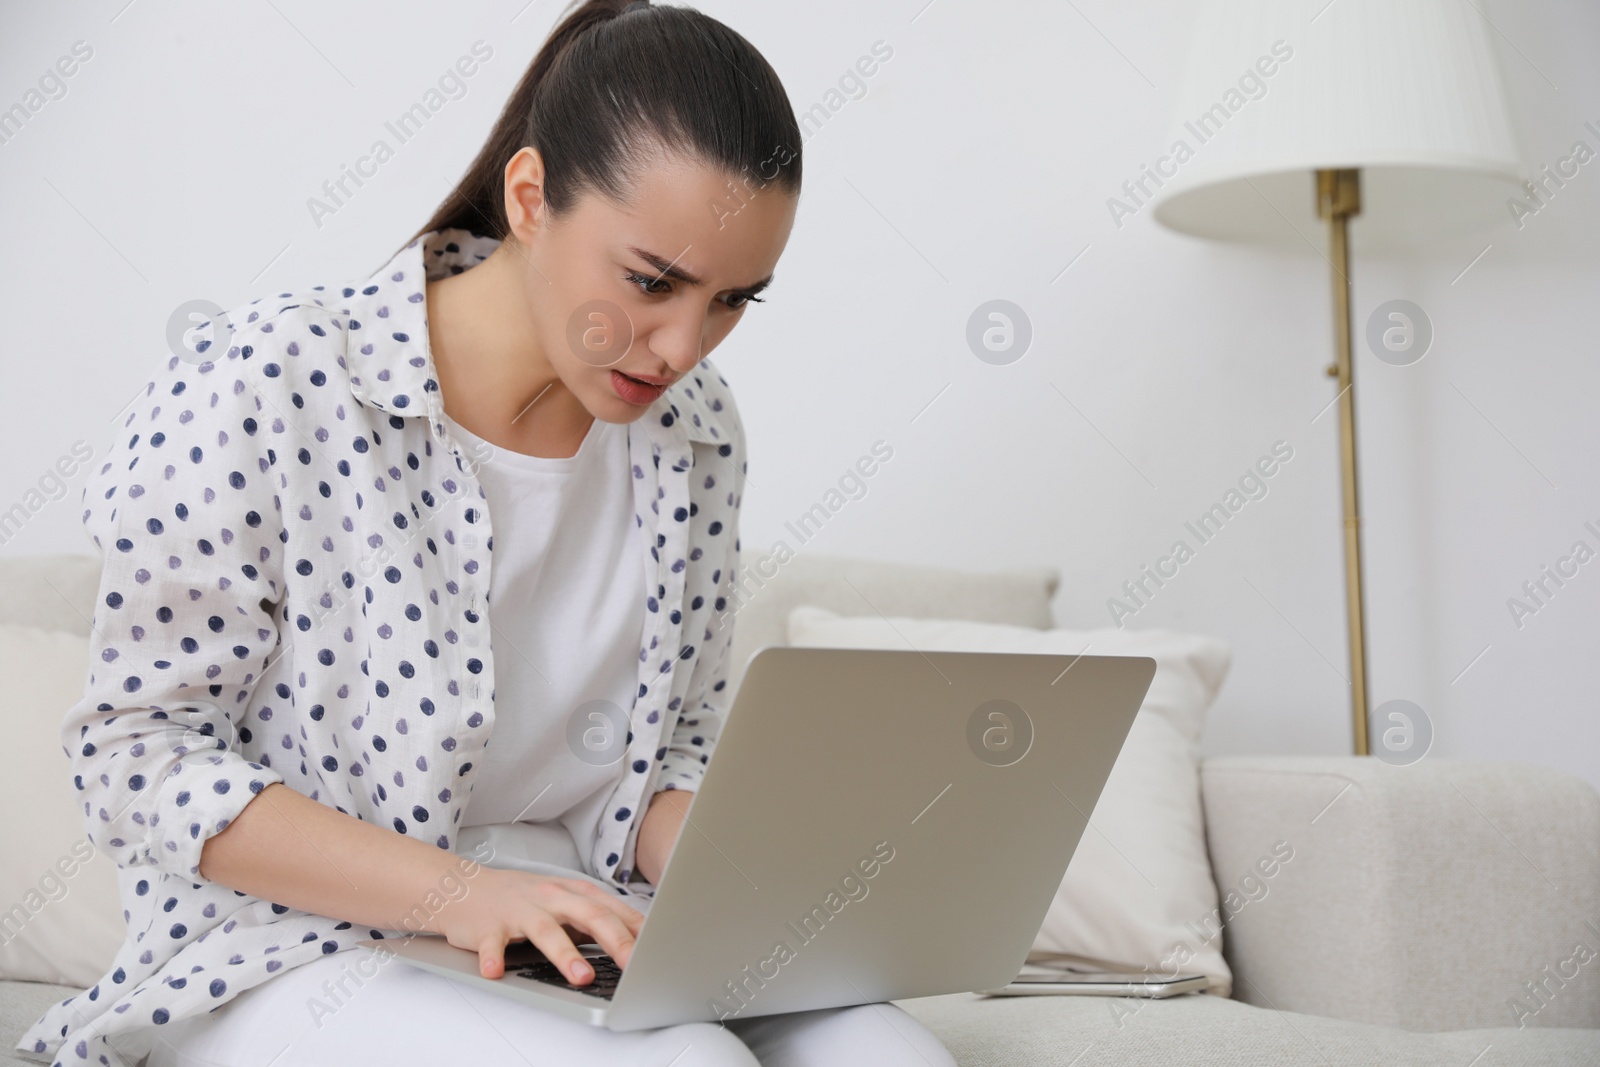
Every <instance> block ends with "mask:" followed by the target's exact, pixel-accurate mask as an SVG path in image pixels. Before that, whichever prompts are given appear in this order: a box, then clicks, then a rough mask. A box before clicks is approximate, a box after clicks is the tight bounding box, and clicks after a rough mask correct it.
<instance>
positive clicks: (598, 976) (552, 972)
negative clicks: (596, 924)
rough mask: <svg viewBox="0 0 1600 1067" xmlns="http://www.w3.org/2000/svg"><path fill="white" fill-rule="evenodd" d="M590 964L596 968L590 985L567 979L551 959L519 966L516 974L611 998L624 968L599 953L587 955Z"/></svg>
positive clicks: (593, 995)
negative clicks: (573, 982)
mask: <svg viewBox="0 0 1600 1067" xmlns="http://www.w3.org/2000/svg"><path fill="white" fill-rule="evenodd" d="M584 959H586V960H588V961H589V966H591V967H593V968H594V981H592V982H590V983H589V984H588V985H573V984H572V983H571V982H569V981H567V976H566V975H564V974H562V973H561V968H559V967H557V966H556V965H555V964H553V963H551V962H550V961H549V960H540V961H538V962H537V963H533V964H530V965H528V966H526V967H521V968H519V969H518V970H517V971H516V972H515V974H516V976H517V977H518V978H528V979H531V980H533V981H535V982H548V983H550V984H551V985H555V986H560V987H561V988H562V989H571V990H573V991H574V992H578V993H587V994H589V995H590V996H592V997H601V998H603V999H605V1000H610V999H611V998H612V997H613V996H614V995H615V994H616V992H617V983H618V982H620V981H621V980H622V968H620V967H618V966H617V963H616V961H615V960H613V959H612V958H611V957H610V956H604V955H597V956H585V957H584Z"/></svg>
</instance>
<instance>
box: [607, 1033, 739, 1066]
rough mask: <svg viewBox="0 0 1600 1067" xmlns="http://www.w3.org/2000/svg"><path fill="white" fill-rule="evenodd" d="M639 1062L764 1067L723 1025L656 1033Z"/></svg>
mask: <svg viewBox="0 0 1600 1067" xmlns="http://www.w3.org/2000/svg"><path fill="white" fill-rule="evenodd" d="M652 1036H653V1038H654V1039H655V1040H654V1041H652V1042H651V1043H650V1047H648V1048H646V1049H641V1050H640V1051H641V1052H642V1053H643V1055H640V1056H639V1057H638V1058H637V1062H638V1063H640V1064H644V1063H652V1064H654V1063H659V1064H662V1065H666V1064H671V1065H672V1067H761V1061H760V1060H758V1059H756V1055H755V1053H754V1052H751V1051H750V1046H748V1045H746V1044H745V1043H744V1042H743V1041H741V1040H740V1039H739V1038H738V1036H737V1035H735V1034H734V1033H733V1031H731V1030H729V1029H728V1028H727V1027H725V1026H722V1025H721V1024H720V1023H683V1024H681V1025H678V1026H668V1027H664V1028H662V1029H660V1030H658V1031H656V1032H655V1033H654V1034H653V1035H652Z"/></svg>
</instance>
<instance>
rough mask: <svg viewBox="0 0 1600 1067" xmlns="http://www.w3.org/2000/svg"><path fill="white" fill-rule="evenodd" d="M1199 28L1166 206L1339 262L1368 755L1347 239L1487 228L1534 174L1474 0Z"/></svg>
mask: <svg viewBox="0 0 1600 1067" xmlns="http://www.w3.org/2000/svg"><path fill="white" fill-rule="evenodd" d="M1193 27H1194V28H1193V32H1192V34H1191V38H1190V51H1189V58H1188V64H1187V67H1186V69H1185V72H1184V76H1183V80H1182V83H1181V86H1180V88H1179V91H1178V93H1177V99H1176V109H1175V118H1174V121H1173V124H1172V132H1171V134H1170V135H1169V141H1168V144H1169V146H1170V147H1169V149H1168V151H1167V154H1166V155H1164V156H1162V157H1161V159H1159V160H1158V161H1157V163H1156V165H1155V166H1154V167H1153V168H1148V167H1147V168H1146V171H1147V172H1151V171H1153V173H1152V174H1150V181H1151V182H1152V183H1154V185H1155V186H1157V188H1154V189H1152V190H1150V192H1151V203H1152V205H1153V213H1154V216H1155V218H1156V221H1158V222H1159V223H1161V224H1162V225H1163V226H1166V227H1168V228H1170V229H1173V230H1177V231H1180V232H1183V233H1188V234H1193V235H1196V236H1200V237H1208V238H1213V239H1220V240H1231V241H1248V242H1257V243H1264V244H1275V245H1295V246H1298V247H1300V248H1302V249H1304V248H1306V247H1307V246H1308V245H1309V246H1310V247H1312V248H1314V249H1316V251H1317V252H1318V253H1319V254H1321V255H1323V257H1324V258H1325V259H1327V261H1328V265H1329V268H1330V272H1331V277H1332V281H1333V326H1334V355H1335V359H1334V362H1333V364H1332V365H1331V366H1329V367H1328V368H1327V373H1328V375H1329V376H1330V377H1333V378H1336V379H1337V385H1338V390H1339V392H1338V394H1337V403H1338V405H1339V442H1340V457H1341V463H1340V467H1341V482H1342V497H1343V515H1344V574H1345V590H1346V592H1345V607H1346V612H1347V617H1348V642H1349V650H1350V687H1351V727H1352V732H1353V741H1354V749H1355V753H1356V754H1357V755H1362V756H1364V755H1367V754H1368V753H1369V747H1368V720H1369V711H1368V707H1367V694H1368V674H1367V658H1366V615H1365V610H1364V605H1363V595H1362V583H1361V528H1360V507H1359V492H1358V481H1357V478H1356V403H1355V400H1356V390H1355V359H1354V355H1355V353H1354V348H1353V345H1352V338H1351V334H1352V331H1351V307H1350V260H1349V251H1350V240H1351V237H1352V236H1354V237H1355V238H1356V241H1357V243H1358V244H1359V245H1360V246H1361V247H1362V248H1363V249H1364V250H1365V249H1368V248H1372V249H1378V248H1396V247H1411V248H1414V247H1418V246H1420V245H1423V244H1425V243H1426V242H1428V241H1430V240H1436V239H1439V238H1441V237H1445V236H1454V235H1460V234H1462V233H1465V232H1468V231H1470V230H1472V229H1475V228H1479V227H1481V226H1483V225H1486V224H1487V222H1488V221H1489V220H1490V219H1492V218H1494V217H1495V215H1494V213H1495V212H1500V213H1503V212H1504V211H1505V206H1504V205H1505V200H1506V197H1507V196H1508V195H1509V194H1511V193H1513V192H1516V191H1517V188H1516V187H1517V185H1518V184H1519V183H1520V182H1521V181H1522V180H1523V178H1524V174H1525V171H1524V168H1523V165H1522V161H1521V158H1520V155H1519V153H1518V151H1517V147H1516V142H1515V138H1514V136H1513V134H1512V129H1511V122H1510V117H1509V108H1508V106H1507V103H1506V98H1505V92H1504V89H1503V87H1502V85H1501V81H1500V74H1499V70H1498V68H1497V66H1496V63H1495V56H1494V51H1493V48H1492V43H1491V41H1490V39H1489V35H1488V34H1489V32H1490V30H1489V28H1488V27H1487V26H1486V25H1485V22H1484V17H1483V15H1481V14H1480V13H1479V11H1478V9H1477V8H1476V7H1475V6H1474V5H1473V4H1471V3H1469V2H1467V0H1201V2H1200V3H1199V4H1198V5H1197V10H1196V12H1195V19H1194V23H1193ZM1139 188H1140V189H1145V188H1146V185H1145V184H1144V183H1143V182H1141V183H1140V185H1139ZM1352 230H1353V231H1354V233H1353V234H1352ZM1379 310H1382V309H1379ZM1401 319H1402V320H1403V319H1404V314H1403V313H1401ZM1397 336H1402V337H1403V336H1405V334H1404V331H1403V330H1402V331H1401V333H1400V334H1399V335H1397ZM1419 355H1420V353H1419ZM1389 362H1399V360H1389Z"/></svg>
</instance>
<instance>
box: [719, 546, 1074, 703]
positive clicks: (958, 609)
mask: <svg viewBox="0 0 1600 1067" xmlns="http://www.w3.org/2000/svg"><path fill="white" fill-rule="evenodd" d="M744 556H745V558H744V560H743V561H742V565H741V570H742V572H743V573H742V574H741V575H740V578H739V584H738V587H737V589H736V590H735V592H734V593H732V594H731V595H730V596H729V597H728V611H729V612H731V613H732V621H734V622H735V623H736V628H735V630H734V632H733V649H732V652H731V653H730V659H731V665H730V668H729V670H730V673H729V678H728V691H729V693H732V692H734V691H735V690H736V689H737V688H738V685H739V681H740V679H742V678H743V677H744V671H745V667H746V666H748V665H749V661H750V657H751V656H752V655H754V654H755V653H756V651H757V650H758V649H760V648H762V647H763V646H765V645H782V644H784V643H786V642H787V640H788V637H787V630H788V625H789V623H788V620H789V611H790V609H792V608H793V607H795V606H796V605H798V604H817V605H820V606H821V607H825V608H828V609H829V610H831V611H835V612H838V613H839V614H840V615H873V616H876V615H877V614H878V613H879V612H880V611H881V612H883V613H884V614H886V615H905V616H910V617H912V618H943V619H974V620H977V621H981V622H998V623H1007V624H1009V625H1012V626H1027V627H1031V628H1034V629H1043V628H1044V627H1047V626H1050V625H1052V621H1053V620H1052V616H1051V613H1050V601H1051V599H1052V598H1053V597H1054V596H1055V595H1056V589H1057V588H1058V586H1059V585H1060V581H1061V573H1060V571H1058V570H1057V569H1056V568H1054V567H1043V566H1040V567H1019V568H1013V569H1009V570H1000V571H967V570H958V569H954V568H949V567H924V566H917V565H914V564H909V563H893V562H889V561H886V560H877V559H856V558H853V557H850V556H829V555H822V554H818V553H815V552H809V551H802V552H800V553H798V554H796V555H793V556H789V557H787V559H784V558H783V554H781V553H778V552H777V551H776V549H774V550H773V551H769V552H768V553H765V554H763V555H761V556H756V555H755V553H753V552H752V551H750V550H748V549H747V550H746V551H745V553H744Z"/></svg>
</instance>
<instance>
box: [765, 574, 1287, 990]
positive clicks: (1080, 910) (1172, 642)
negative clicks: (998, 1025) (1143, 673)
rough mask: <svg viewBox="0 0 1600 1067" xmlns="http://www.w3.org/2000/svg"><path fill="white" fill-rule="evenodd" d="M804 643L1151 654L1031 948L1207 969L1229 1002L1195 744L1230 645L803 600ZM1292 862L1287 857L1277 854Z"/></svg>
mask: <svg viewBox="0 0 1600 1067" xmlns="http://www.w3.org/2000/svg"><path fill="white" fill-rule="evenodd" d="M789 641H790V643H791V644H794V645H812V646H817V645H820V646H830V647H834V648H900V649H903V648H906V647H907V644H908V643H909V645H910V647H912V648H915V649H919V650H924V651H934V650H938V651H957V650H966V651H974V652H986V651H987V652H1033V653H1040V652H1044V653H1056V654H1062V653H1070V654H1080V653H1086V652H1087V653H1093V654H1097V655H1124V656H1149V657H1151V658H1152V659H1154V660H1155V661H1156V674H1155V678H1154V679H1152V681H1151V683H1150V691H1149V692H1148V693H1147V694H1146V696H1145V700H1144V703H1143V704H1142V705H1141V706H1140V708H1139V714H1138V715H1137V716H1135V718H1134V722H1133V726H1132V727H1131V729H1130V730H1129V731H1128V738H1127V740H1126V741H1125V742H1124V743H1123V746H1122V752H1121V753H1120V754H1119V755H1118V757H1117V762H1116V764H1115V765H1114V766H1113V767H1112V770H1111V775H1110V777H1109V778H1107V780H1106V785H1105V789H1104V790H1103V791H1102V793H1101V795H1100V800H1099V803H1098V804H1096V806H1095V809H1094V811H1093V812H1091V813H1090V816H1089V826H1088V829H1087V830H1085V831H1084V834H1083V837H1082V838H1081V840H1080V841H1079V843H1078V848H1077V851H1076V852H1075V853H1074V854H1073V857H1072V863H1071V865H1070V866H1068V868H1067V873H1066V877H1065V878H1063V879H1062V882H1061V887H1060V889H1059V890H1058V891H1057V893H1056V899H1055V901H1054V902H1053V903H1052V904H1051V906H1050V910H1049V912H1048V913H1047V915H1046V916H1045V920H1044V924H1043V927H1042V928H1041V929H1040V931H1039V936H1038V937H1037V938H1036V940H1035V941H1034V948H1035V950H1039V951H1051V952H1062V953H1067V954H1069V955H1072V956H1078V957H1082V958H1084V959H1086V960H1089V961H1097V962H1099V963H1101V964H1102V965H1104V966H1107V967H1109V968H1111V969H1116V970H1133V971H1139V970H1142V969H1148V970H1150V971H1152V972H1154V973H1157V974H1178V973H1181V974H1203V975H1205V976H1206V977H1207V978H1209V979H1210V980H1211V988H1210V990H1209V991H1210V992H1212V993H1215V994H1217V995H1220V996H1227V995H1228V994H1229V992H1230V991H1231V989H1232V975H1231V973H1230V971H1229V969H1228V964H1227V963H1226V961H1225V959H1224V957H1223V953H1222V925H1223V913H1222V910H1221V907H1220V905H1219V901H1218V898H1217V889H1216V883H1215V882H1214V881H1213V879H1212V876H1211V862H1210V859H1209V858H1208V857H1207V855H1206V844H1205V825H1204V820H1203V817H1202V813H1201V804H1200V778H1199V757H1198V752H1197V745H1198V742H1199V739H1200V729H1201V725H1202V723H1203V720H1204V717H1205V711H1206V708H1208V707H1209V706H1210V704H1211V702H1212V701H1213V700H1214V699H1215V698H1216V695H1217V691H1218V690H1219V689H1220V688H1221V687H1222V682H1223V679H1224V678H1225V677H1226V676H1227V672H1228V666H1229V652H1228V647H1227V645H1225V644H1223V643H1222V642H1221V641H1217V640H1215V639H1213V638H1208V637H1200V636H1197V635H1193V634H1183V633H1175V632H1172V631H1164V630H1145V631H1139V630H1112V629H1107V630H1088V631H1083V630H1060V629H1056V630H1031V629H1023V628H1019V627H1012V626H998V625H993V624H987V623H971V622H962V621H958V620H948V619H946V620H937V619H934V620H929V619H907V618H893V617H891V618H880V617H877V616H873V617H870V618H844V617H842V616H839V615H836V614H834V613H833V612H830V611H827V610H826V609H823V608H818V607H815V606H811V605H802V606H800V607H797V608H795V609H794V610H793V611H792V612H790V614H789ZM1281 858H1282V857H1279V859H1281Z"/></svg>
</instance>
